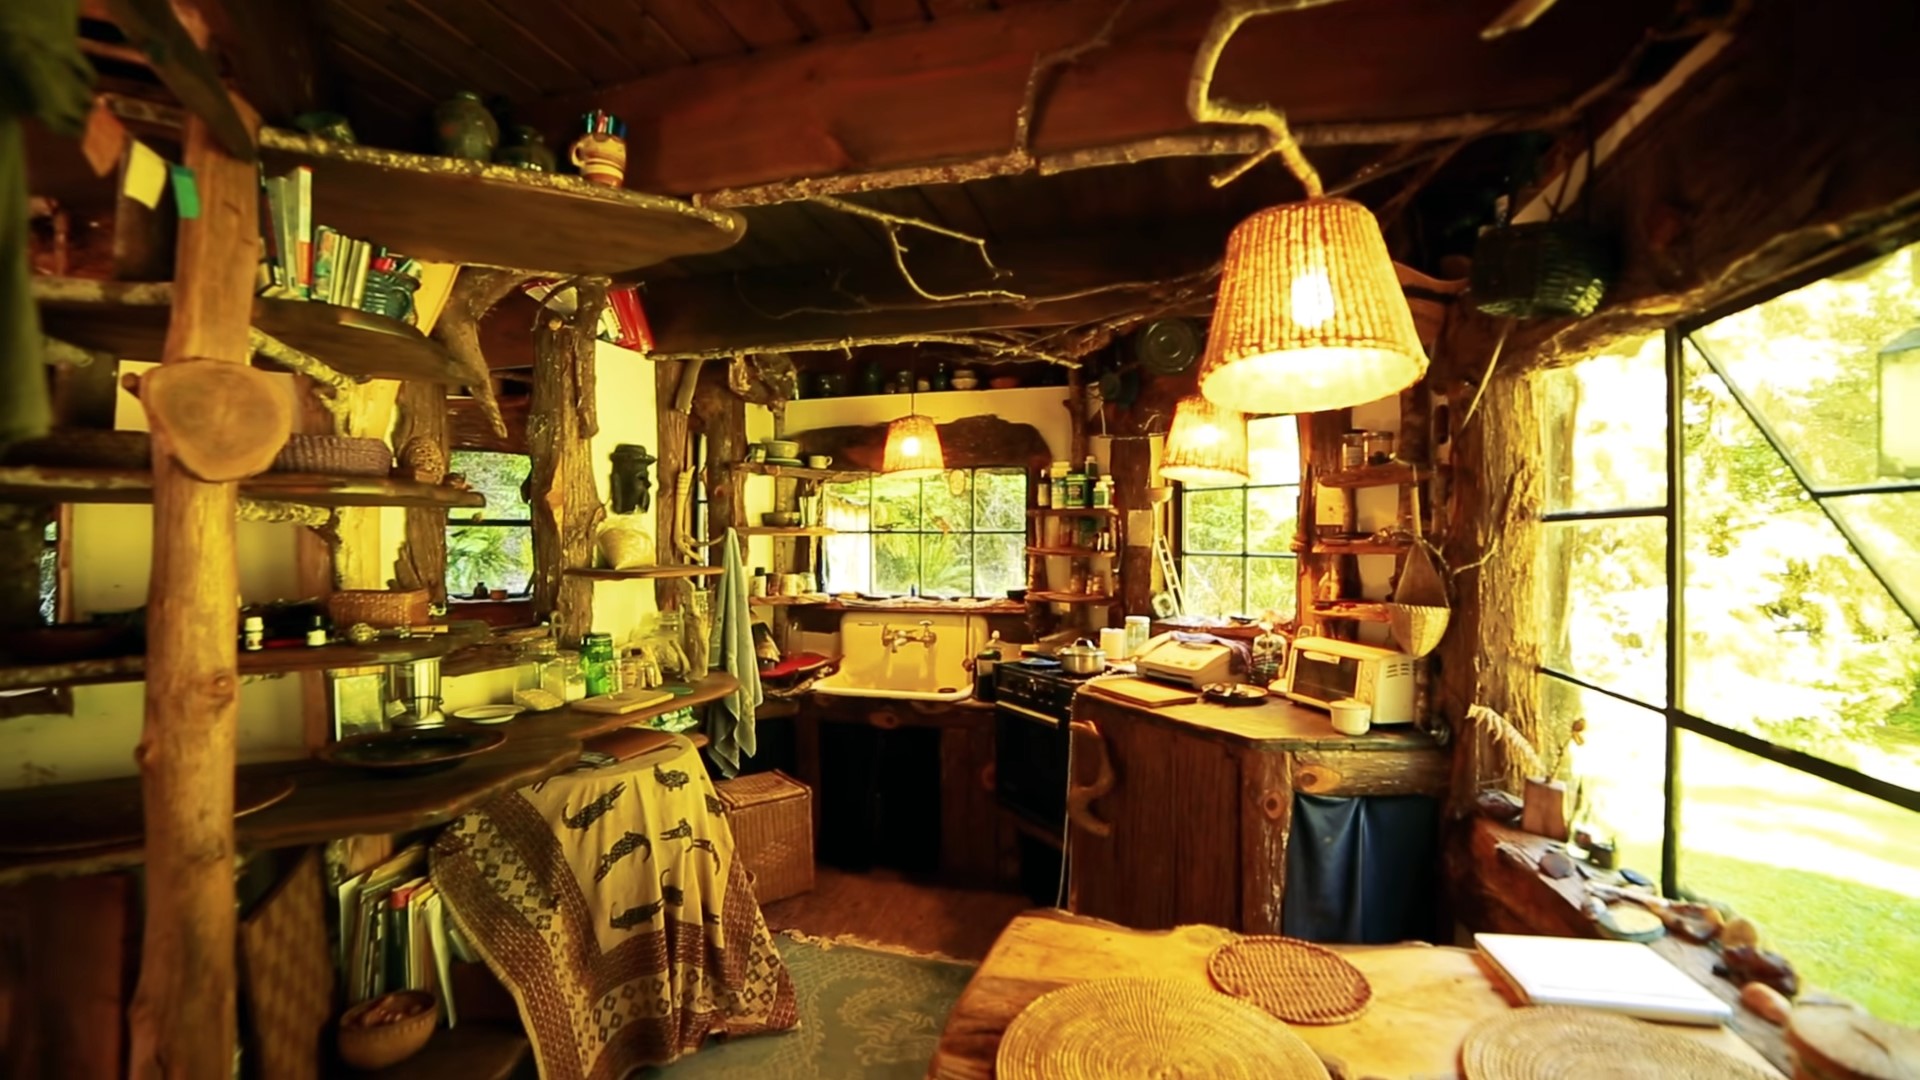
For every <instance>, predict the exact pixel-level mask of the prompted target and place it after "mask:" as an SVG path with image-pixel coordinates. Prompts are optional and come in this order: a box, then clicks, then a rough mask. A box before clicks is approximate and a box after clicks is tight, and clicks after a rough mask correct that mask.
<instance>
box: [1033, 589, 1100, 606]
mask: <svg viewBox="0 0 1920 1080" xmlns="http://www.w3.org/2000/svg"><path fill="white" fill-rule="evenodd" d="M1113 602H1114V599H1113V597H1111V596H1105V595H1101V594H1097V593H1065V592H1029V593H1027V603H1029V604H1111V603H1113Z"/></svg>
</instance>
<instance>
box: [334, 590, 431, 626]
mask: <svg viewBox="0 0 1920 1080" xmlns="http://www.w3.org/2000/svg"><path fill="white" fill-rule="evenodd" d="M430 602H431V595H430V594H429V593H428V592H427V590H425V589H342V590H340V591H339V592H336V593H334V594H333V595H332V596H331V597H328V599H327V613H328V614H329V615H330V616H332V618H333V624H334V625H335V626H352V625H353V624H354V623H366V624H367V625H368V626H372V627H389V626H418V625H420V624H422V623H424V622H426V621H427V605H428V604H429V603H430Z"/></svg>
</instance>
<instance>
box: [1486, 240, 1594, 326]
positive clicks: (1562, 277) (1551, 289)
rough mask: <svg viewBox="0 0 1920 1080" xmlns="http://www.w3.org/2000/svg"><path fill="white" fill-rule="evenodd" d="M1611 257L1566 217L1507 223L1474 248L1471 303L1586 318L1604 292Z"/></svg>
mask: <svg viewBox="0 0 1920 1080" xmlns="http://www.w3.org/2000/svg"><path fill="white" fill-rule="evenodd" d="M1610 263H1611V260H1610V259H1609V258H1608V253H1607V250H1606V246H1605V245H1604V244H1603V243H1601V241H1600V238H1599V237H1598V236H1597V235H1596V234H1595V233H1594V232H1593V231H1592V230H1591V229H1588V228H1587V227H1586V226H1584V225H1580V224H1578V223H1576V222H1570V221H1536V222H1529V223H1528V224H1525V225H1507V226H1502V227H1500V228H1495V229H1488V230H1487V231H1486V232H1483V233H1481V234H1480V239H1479V241H1478V242H1477V243H1476V244H1475V245H1474V249H1473V302H1474V306H1476V307H1478V308H1479V309H1480V310H1481V311H1484V312H1486V313H1487V314H1489V315H1508V316H1512V317H1514V318H1518V319H1526V318H1533V317H1536V316H1541V315H1574V316H1579V317H1581V318H1584V317H1586V316H1588V315H1591V314H1593V311H1594V309H1595V308H1597V307H1599V306H1600V298H1601V297H1602V296H1604V295H1605V294H1606V291H1607V277H1608V273H1609V266H1610Z"/></svg>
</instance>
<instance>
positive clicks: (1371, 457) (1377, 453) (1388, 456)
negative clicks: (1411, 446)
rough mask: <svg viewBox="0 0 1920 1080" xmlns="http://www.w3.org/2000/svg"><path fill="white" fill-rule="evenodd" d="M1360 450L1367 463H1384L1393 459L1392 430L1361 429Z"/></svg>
mask: <svg viewBox="0 0 1920 1080" xmlns="http://www.w3.org/2000/svg"><path fill="white" fill-rule="evenodd" d="M1360 435H1361V438H1362V448H1361V449H1362V452H1363V454H1364V456H1365V458H1366V462H1367V464H1369V465H1385V464H1387V463H1388V462H1390V461H1392V460H1393V432H1391V431H1363V432H1361V433H1360Z"/></svg>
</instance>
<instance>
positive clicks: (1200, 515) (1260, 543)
mask: <svg viewBox="0 0 1920 1080" xmlns="http://www.w3.org/2000/svg"><path fill="white" fill-rule="evenodd" d="M1247 444H1248V459H1249V460H1248V473H1249V479H1250V480H1251V483H1249V484H1244V485H1238V486H1234V487H1194V486H1183V487H1182V488H1181V497H1180V523H1181V537H1180V555H1181V559H1180V578H1181V580H1180V583H1181V586H1182V587H1183V589H1184V591H1185V593H1186V599H1187V614H1189V615H1252V616H1256V617H1262V616H1265V617H1270V618H1272V619H1273V620H1274V621H1275V622H1276V623H1277V622H1284V621H1286V620H1288V619H1291V618H1292V617H1293V612H1294V597H1295V594H1296V592H1297V583H1298V567H1297V563H1296V561H1295V558H1294V553H1293V538H1294V533H1295V532H1296V531H1297V528H1298V520H1297V519H1298V516H1299V505H1300V448H1299V428H1298V427H1297V425H1296V424H1295V423H1294V419H1293V417H1291V416H1276V417H1267V418H1263V419H1259V420H1252V421H1249V422H1248V424H1247Z"/></svg>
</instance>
